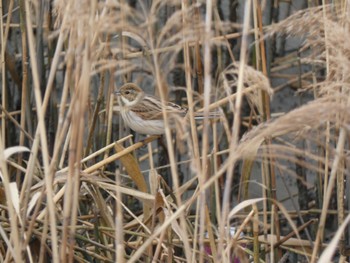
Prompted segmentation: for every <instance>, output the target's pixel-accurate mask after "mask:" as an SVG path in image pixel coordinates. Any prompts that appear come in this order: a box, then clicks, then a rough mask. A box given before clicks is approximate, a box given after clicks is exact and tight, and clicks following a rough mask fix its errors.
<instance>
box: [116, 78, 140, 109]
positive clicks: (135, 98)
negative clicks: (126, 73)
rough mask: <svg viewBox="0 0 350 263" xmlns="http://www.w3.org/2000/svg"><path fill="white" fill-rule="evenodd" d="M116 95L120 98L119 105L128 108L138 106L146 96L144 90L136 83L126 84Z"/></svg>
mask: <svg viewBox="0 0 350 263" xmlns="http://www.w3.org/2000/svg"><path fill="white" fill-rule="evenodd" d="M115 94H116V95H117V96H118V100H119V103H121V105H122V106H126V107H132V106H134V105H136V104H137V103H139V102H140V101H141V100H142V99H143V97H144V96H145V93H144V92H143V90H142V89H141V88H140V87H138V86H137V85H136V84H134V83H126V84H124V85H123V86H121V87H120V89H119V90H117V91H116V93H115Z"/></svg>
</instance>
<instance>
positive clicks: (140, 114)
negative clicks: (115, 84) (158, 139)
mask: <svg viewBox="0 0 350 263" xmlns="http://www.w3.org/2000/svg"><path fill="white" fill-rule="evenodd" d="M116 95H117V96H118V103H119V105H120V114H121V116H122V118H123V120H124V122H125V124H126V125H127V126H128V127H130V128H131V129H132V130H134V131H135V132H137V133H141V134H148V135H160V134H163V133H164V132H165V128H164V119H163V112H162V109H163V107H165V110H166V111H167V113H168V114H169V122H170V125H171V126H173V124H174V117H175V116H178V117H185V116H186V114H187V111H188V109H186V108H183V107H181V106H179V105H177V104H175V103H172V102H166V103H164V104H162V102H161V101H160V99H159V98H157V97H155V96H152V95H148V94H146V93H145V92H144V91H143V90H142V89H141V88H140V87H138V86H137V85H136V84H134V83H126V84H124V85H123V86H122V87H121V88H120V89H119V90H117V91H116ZM210 117H215V118H217V117H219V114H218V112H216V113H210ZM195 119H203V115H202V114H200V113H199V114H197V113H196V116H195Z"/></svg>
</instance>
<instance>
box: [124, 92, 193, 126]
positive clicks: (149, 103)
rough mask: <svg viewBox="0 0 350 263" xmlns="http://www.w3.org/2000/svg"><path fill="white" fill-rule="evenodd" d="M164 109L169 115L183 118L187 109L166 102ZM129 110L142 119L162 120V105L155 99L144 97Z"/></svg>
mask: <svg viewBox="0 0 350 263" xmlns="http://www.w3.org/2000/svg"><path fill="white" fill-rule="evenodd" d="M165 107H166V111H167V112H168V113H169V114H176V115H180V116H185V115H186V113H187V109H185V108H182V107H181V106H179V105H177V104H175V103H172V102H166V104H165ZM130 110H131V111H133V112H135V113H137V114H138V115H140V116H141V117H142V118H143V119H148V120H161V119H163V113H162V103H161V102H160V100H159V99H158V98H157V97H153V96H146V97H144V99H143V100H142V101H140V103H138V104H137V105H135V106H134V107H132V108H130Z"/></svg>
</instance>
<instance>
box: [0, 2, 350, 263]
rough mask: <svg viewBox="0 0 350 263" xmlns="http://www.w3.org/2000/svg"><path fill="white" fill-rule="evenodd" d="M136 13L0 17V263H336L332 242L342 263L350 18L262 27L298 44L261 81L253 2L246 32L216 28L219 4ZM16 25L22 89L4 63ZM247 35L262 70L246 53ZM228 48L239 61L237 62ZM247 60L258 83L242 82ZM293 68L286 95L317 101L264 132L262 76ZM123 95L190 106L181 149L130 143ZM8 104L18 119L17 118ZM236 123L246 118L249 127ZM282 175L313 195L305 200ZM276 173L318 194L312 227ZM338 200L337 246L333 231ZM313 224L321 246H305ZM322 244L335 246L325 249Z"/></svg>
mask: <svg viewBox="0 0 350 263" xmlns="http://www.w3.org/2000/svg"><path fill="white" fill-rule="evenodd" d="M131 2H132V1H129V2H125V1H64V0H56V1H54V10H53V12H52V13H50V12H49V11H48V9H46V8H45V6H42V2H40V1H32V2H29V1H23V0H21V1H20V5H19V6H18V8H19V10H20V18H16V17H13V16H12V15H13V14H12V11H13V9H14V8H17V6H16V4H14V1H10V3H9V5H8V6H5V7H6V8H7V9H8V12H9V13H8V14H9V15H8V16H4V15H5V14H6V13H7V11H4V10H5V9H1V10H2V11H3V14H2V15H3V17H7V23H6V25H5V24H4V22H2V23H1V28H2V30H1V39H2V45H1V47H2V53H1V58H2V61H3V62H6V63H3V64H2V65H3V67H2V82H1V83H2V102H1V105H0V107H1V111H2V115H1V125H2V126H1V127H2V129H1V133H0V169H1V174H0V175H1V180H2V183H1V187H0V211H1V217H0V220H1V224H0V260H1V262H24V261H26V262H51V261H52V262H73V261H76V262H92V261H98V260H100V261H103V262H124V261H130V262H150V261H152V262H165V261H167V262H185V261H188V262H197V261H198V262H232V260H234V258H238V259H240V260H241V262H245V261H248V260H249V257H250V256H252V258H253V260H254V261H255V262H258V261H266V260H269V261H271V262H273V261H278V260H285V259H286V258H287V257H288V254H286V252H287V253H291V254H292V253H294V254H296V255H298V257H299V259H302V260H307V261H311V262H316V261H317V260H318V259H320V260H327V261H328V260H330V259H331V258H332V256H333V255H334V253H335V251H336V250H337V244H338V243H339V242H340V243H341V247H340V248H338V250H339V252H340V254H341V256H343V255H345V254H346V253H347V252H346V249H345V248H344V245H343V244H344V242H345V236H344V234H343V233H344V231H345V229H347V228H346V226H347V224H348V221H349V216H348V215H347V214H346V213H347V211H346V210H345V209H344V202H343V201H344V200H343V196H344V179H345V178H346V176H348V169H347V166H348V164H349V154H348V151H349V149H348V148H349V142H348V137H349V136H348V132H349V121H350V110H349V109H350V108H349V84H348V83H349V76H350V72H349V71H350V61H349V57H350V45H349V41H348V40H349V39H350V35H349V34H350V33H349V26H348V24H349V22H350V21H349V16H347V15H346V14H347V11H346V9H345V7H344V6H343V7H339V6H338V9H334V7H333V6H317V7H310V8H307V9H304V10H301V11H298V12H296V13H295V14H293V15H291V16H290V17H288V18H287V19H285V20H284V21H281V22H280V23H275V24H274V25H270V26H267V27H266V28H265V29H266V32H267V33H266V35H265V37H266V39H268V38H269V37H273V36H274V35H276V34H278V35H279V36H282V35H285V36H287V37H300V38H303V39H304V42H303V45H302V46H301V47H300V49H299V52H298V56H299V57H297V58H295V57H293V56H286V57H285V58H284V59H280V60H278V59H276V60H275V64H272V65H273V67H274V68H270V69H267V68H266V66H267V62H266V61H267V59H268V58H267V55H266V53H265V46H264V42H263V41H261V39H259V36H261V34H262V31H263V27H262V10H261V7H260V5H259V3H258V1H247V6H246V10H245V13H244V17H245V21H244V22H243V25H237V24H236V23H235V21H232V23H231V22H226V21H221V20H220V16H219V15H218V10H217V8H218V7H217V6H216V3H215V1H207V2H206V4H204V3H202V2H200V3H194V4H189V3H187V2H186V1H183V2H182V3H180V2H179V1H170V0H169V1H162V0H158V1H153V2H152V3H149V4H146V3H144V2H142V1H139V2H136V3H135V4H134V5H133V4H132V3H131ZM251 10H253V13H252V14H253V19H254V26H253V28H251V27H250V19H249V16H250V14H251ZM16 19H20V23H21V24H20V26H21V27H20V28H18V29H17V30H19V32H21V33H22V35H21V37H22V42H23V43H22V46H21V48H22V50H21V52H20V54H21V56H18V57H20V60H19V61H20V62H21V63H22V64H21V66H22V72H21V75H22V79H21V81H22V83H19V82H18V78H16V77H14V75H13V68H12V67H10V66H9V65H11V63H10V62H11V61H8V60H9V56H7V55H6V56H5V54H6V52H8V50H7V49H6V47H8V46H9V45H11V44H13V41H14V37H13V36H11V35H9V32H10V31H11V30H15V29H13V28H10V23H12V22H14V21H12V20H16ZM35 28H36V31H34V29H35ZM38 28H40V29H42V30H43V32H44V33H43V34H42V35H40V34H39V33H38V32H39V31H40V30H38ZM234 29H239V30H242V33H235V32H232V31H233V30H234ZM225 32H227V33H228V34H226V35H225ZM34 33H36V34H34ZM252 33H254V37H255V42H254V43H255V46H254V48H255V50H254V53H255V57H253V56H250V55H251V54H250V53H249V51H250V50H249V47H250V46H249V42H248V40H249V38H248V36H250V34H252ZM231 38H234V39H237V41H238V42H239V43H240V45H241V54H240V59H239V61H234V59H233V53H232V50H231V48H232V47H231V46H230V43H229V41H228V40H229V39H231ZM24 40H25V41H24ZM26 44H28V45H26ZM39 47H41V48H39ZM228 48H229V49H230V50H228ZM214 50H215V51H216V52H213V51H214ZM27 54H28V55H27ZM27 56H29V61H30V66H28V67H27ZM223 57H225V59H226V61H229V62H228V63H224V62H223V61H224V59H222V58H223ZM254 58H255V61H254V67H253V66H248V61H253V60H254ZM215 63H217V65H216V64H215ZM214 64H215V65H216V69H213V65H214ZM295 64H299V65H301V64H303V65H309V68H308V72H307V73H305V74H299V75H298V74H297V75H295V76H293V78H292V77H291V79H292V80H293V81H294V82H295V81H297V82H298V83H299V86H298V89H299V90H298V91H299V92H300V93H303V92H309V93H312V92H313V95H314V97H313V100H312V101H311V102H309V103H307V104H304V105H300V106H298V107H297V108H295V109H294V110H290V111H288V112H284V113H283V114H279V115H277V117H274V115H273V114H272V116H271V110H270V102H271V100H272V98H273V95H274V93H276V92H277V91H279V90H280V88H277V89H274V88H272V87H271V84H270V82H271V78H269V77H268V76H267V72H273V73H274V74H278V71H279V70H281V69H285V68H290V67H292V66H293V65H295ZM41 65H42V66H43V67H41ZM216 70H217V72H215V71H216ZM213 72H215V73H216V74H217V76H218V78H217V81H215V78H214V76H213V74H212V73H213ZM29 76H30V77H29ZM310 76H311V78H310ZM9 79H14V80H15V81H14V84H11V82H9ZM174 79H175V82H176V81H177V80H178V79H180V80H181V81H179V82H178V83H175V84H174V83H173V82H174V81H173V80H174ZM127 81H128V82H129V81H133V82H136V83H138V84H139V85H140V86H141V87H143V88H145V90H147V92H151V91H152V90H153V91H154V93H156V94H158V95H159V96H160V97H161V99H162V100H167V99H168V98H172V97H174V96H172V95H175V96H176V98H177V102H179V103H181V101H182V99H179V98H181V97H182V96H183V95H185V94H186V98H185V100H186V101H187V103H186V104H187V105H188V107H189V116H188V118H187V119H186V120H181V121H182V122H180V123H184V125H183V127H181V134H179V133H180V132H179V131H180V129H177V132H176V131H172V130H171V129H170V127H166V132H165V135H164V136H163V137H162V138H160V139H159V138H156V137H148V138H146V139H142V137H140V136H138V135H137V136H132V135H130V131H129V130H128V129H127V128H125V127H124V126H123V123H122V120H121V118H120V117H118V114H115V112H113V110H115V109H116V105H115V102H114V99H113V90H114V89H115V86H119V85H120V84H122V83H124V82H127ZM16 83H17V84H16ZM179 83H180V84H179ZM18 84H20V85H21V87H19V86H18V87H17V88H18V89H17V91H16V92H15V91H14V90H15V89H14V88H13V86H16V85H18ZM174 86H176V87H177V88H176V89H174V88H173V87H174ZM183 86H186V87H185V88H184V87H183ZM184 91H185V92H184ZM9 94H10V95H12V96H10V95H9ZM29 94H33V99H32V100H30V99H27V98H29V97H30V96H29ZM17 97H19V98H21V99H20V101H19V102H18V103H19V105H20V108H15V107H14V105H15V103H16V101H15V100H16V98H17ZM287 99H288V98H287ZM211 110H218V111H220V112H222V116H221V119H220V120H217V121H214V122H211V121H209V119H205V120H204V121H203V123H200V124H199V123H197V122H195V121H194V116H195V112H196V111H203V113H204V115H208V114H209V111H211ZM243 110H244V111H243ZM242 112H248V114H249V115H248V117H247V118H244V121H245V122H242V116H243V113H242ZM34 116H35V117H34ZM164 117H165V118H167V113H166V112H164ZM243 123H248V124H247V126H248V127H247V128H248V130H247V131H244V134H243V132H242V131H243V127H242V124H243ZM157 139H158V141H157ZM16 145H19V146H16ZM146 145H147V147H148V148H147V150H145V149H144V147H143V146H146ZM27 151H30V154H28V153H27ZM145 152H146V153H145ZM13 154H17V156H15V157H13V156H12V155H13ZM163 155H167V157H166V162H165V163H162V162H161V158H162V156H163ZM291 165H293V167H301V168H303V169H304V170H306V171H308V173H310V174H315V175H316V177H317V178H318V179H319V181H318V182H317V183H315V184H313V183H312V182H310V180H307V178H305V176H304V175H303V174H300V173H298V171H297V169H296V168H295V169H293V168H291ZM256 167H259V169H256ZM279 173H280V174H282V175H281V176H280V177H279V178H282V180H283V179H288V178H289V180H299V181H300V182H301V185H303V186H304V187H306V188H309V189H310V188H317V191H318V193H319V199H318V202H319V203H320V204H319V207H318V210H317V211H318V212H317V213H314V211H315V210H312V208H310V209H309V210H306V211H305V210H304V211H301V209H299V210H298V209H296V208H295V209H291V208H290V207H285V206H284V203H283V200H279V199H278V198H277V194H276V192H277V193H278V191H280V190H279V189H277V187H278V186H279V185H278V184H277V182H276V181H277V175H276V174H279ZM164 175H165V176H164ZM255 178H259V182H257V183H256V184H257V185H260V188H261V189H262V190H261V196H258V197H257V198H253V197H254V193H251V191H249V187H250V186H251V185H253V183H254V180H256V179H255ZM290 178H293V179H290ZM233 183H237V186H236V185H233ZM236 188H238V189H239V190H238V194H237V192H236V191H235V189H236ZM342 189H343V190H342ZM334 193H335V194H338V196H337V199H336V200H337V202H338V207H339V214H340V215H339V217H338V225H339V228H338V230H337V229H334V230H333V229H326V223H327V222H329V221H327V219H328V218H327V216H328V215H329V213H328V209H329V208H330V207H331V206H332V200H334V198H333V194H334ZM298 194H299V196H301V195H302V193H301V192H299V193H298ZM259 195H260V193H259ZM289 199H293V197H292V196H290V197H289ZM315 199H316V198H315ZM312 201H315V200H312ZM308 216H309V217H308ZM310 216H311V217H312V218H310ZM296 218H298V220H299V221H298V220H297V219H296ZM283 220H284V221H285V222H287V227H285V228H287V230H286V229H285V228H283V227H282V225H281V222H282V221H283ZM304 221H305V222H306V223H305V224H304V223H303V222H304ZM316 222H319V225H318V228H317V233H311V234H310V233H309V232H310V227H312V226H313V225H317V223H316ZM233 227H235V233H232V232H231V231H232V230H233ZM303 231H307V234H304V232H303ZM326 234H327V235H333V234H334V238H333V239H332V241H331V242H330V243H329V245H328V247H327V248H326V249H324V244H325V242H326V241H327V240H326V239H325V236H326ZM263 250H264V251H263ZM283 255H284V256H283Z"/></svg>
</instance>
